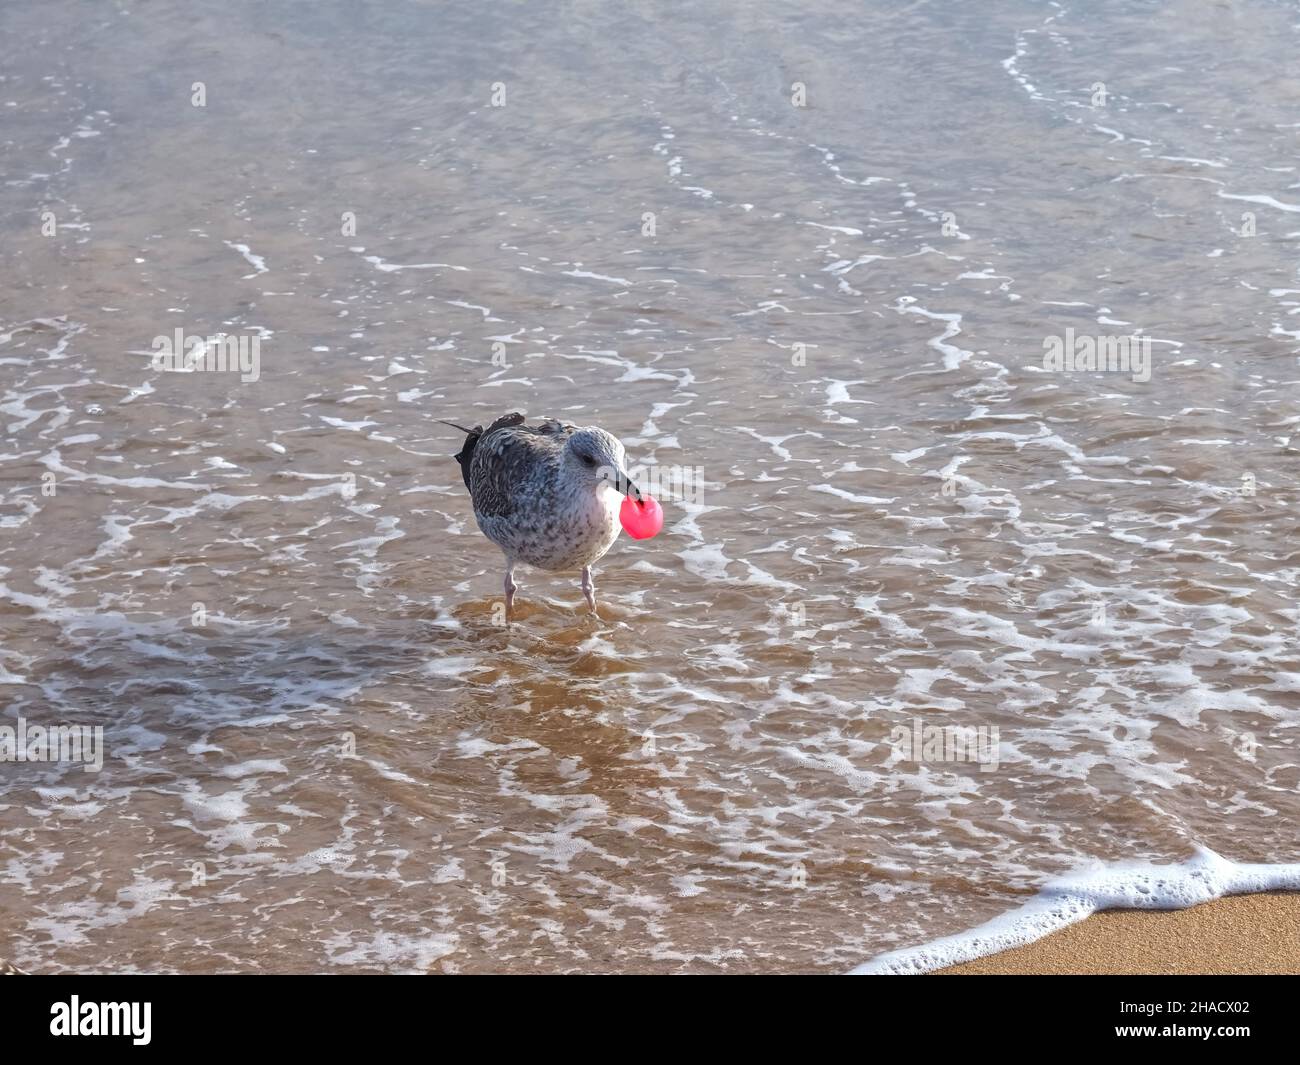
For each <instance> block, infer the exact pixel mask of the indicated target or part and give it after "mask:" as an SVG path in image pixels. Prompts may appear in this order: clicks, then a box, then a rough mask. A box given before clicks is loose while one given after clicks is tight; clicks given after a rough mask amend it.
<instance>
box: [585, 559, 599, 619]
mask: <svg viewBox="0 0 1300 1065" xmlns="http://www.w3.org/2000/svg"><path fill="white" fill-rule="evenodd" d="M582 594H583V595H585V596H586V597H587V605H588V606H589V607H591V612H592V613H593V614H594V613H595V612H596V582H595V581H593V580H592V579H591V567H590V566H583V567H582Z"/></svg>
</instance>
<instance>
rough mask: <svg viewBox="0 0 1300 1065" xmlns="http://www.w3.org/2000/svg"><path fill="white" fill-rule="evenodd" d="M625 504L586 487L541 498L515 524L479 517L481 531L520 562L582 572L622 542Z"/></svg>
mask: <svg viewBox="0 0 1300 1065" xmlns="http://www.w3.org/2000/svg"><path fill="white" fill-rule="evenodd" d="M621 501H622V497H621V496H620V495H619V494H618V493H617V492H616V491H614V490H613V489H612V488H610V487H609V486H608V485H600V486H599V487H598V488H597V489H596V490H595V491H592V489H591V488H589V487H585V486H583V487H579V488H577V489H575V490H573V491H559V492H556V493H555V494H553V495H551V497H550V498H549V499H546V500H544V501H543V500H540V499H539V500H538V501H537V502H538V505H537V506H536V507H533V508H529V514H528V517H527V519H526V520H520V519H521V518H522V517H523V515H521V514H519V513H516V514H514V515H512V520H510V521H493V520H492V519H487V518H484V517H483V516H480V518H479V527H480V528H481V529H482V530H483V532H484V533H485V534H487V536H488V538H489V539H491V540H493V541H495V542H496V543H497V544H499V545H500V547H501V548H502V549H503V550H504V551H505V552H506V554H508V555H511V556H513V557H514V558H516V559H518V560H519V561H520V562H525V563H527V564H528V565H530V566H536V567H537V568H538V569H547V570H573V569H581V568H582V567H583V566H589V565H591V563H593V562H595V561H596V560H597V559H598V558H600V557H601V556H602V555H604V554H605V552H606V551H608V550H609V547H610V545H611V544H612V543H613V542H614V541H615V539H617V537H618V511H619V506H620V505H621Z"/></svg>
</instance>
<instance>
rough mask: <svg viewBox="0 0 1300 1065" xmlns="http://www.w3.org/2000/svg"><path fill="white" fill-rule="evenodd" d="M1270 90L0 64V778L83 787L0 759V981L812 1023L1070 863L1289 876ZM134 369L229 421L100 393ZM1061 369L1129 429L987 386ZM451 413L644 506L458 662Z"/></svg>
mask: <svg viewBox="0 0 1300 1065" xmlns="http://www.w3.org/2000/svg"><path fill="white" fill-rule="evenodd" d="M1298 41H1300V10H1297V8H1296V6H1295V5H1294V4H1292V3H1271V2H1265V0H1242V2H1232V3H1223V4H1213V5H1209V4H1204V3H1191V2H1187V3H1182V2H1176V0H1175V2H1171V3H1141V2H1126V3H1087V4H1056V3H1028V2H1014V0H1013V2H1009V3H1003V4H997V5H984V4H978V5H977V4H958V3H946V2H945V3H940V2H933V3H926V2H921V3H914V4H910V5H907V6H903V7H900V6H897V5H890V4H882V3H875V2H869V3H862V4H852V5H845V4H832V3H825V2H822V0H814V2H812V3H804V4H784V3H774V2H771V0H763V2H738V3H735V4H729V5H714V4H708V5H698V4H685V3H648V2H643V0H634V2H632V3H629V4H623V5H598V4H553V5H551V4H527V5H524V4H510V3H502V2H487V3H482V2H479V3H468V2H465V3H459V2H452V3H447V2H438V3H414V2H404V0H399V2H393V3H386V4H377V3H376V4H357V3H351V2H347V3H345V2H342V0H324V2H320V3H312V4H306V5H304V4H263V3H253V2H251V0H234V2H229V0H223V2H220V3H217V2H215V0H211V2H210V0H200V2H193V3H185V4H182V3H178V2H175V0H159V2H156V3H149V4H145V3H113V4H104V3H90V2H80V3H78V2H60V3H54V4H44V5H6V6H5V8H4V10H3V11H0V157H2V158H3V175H0V232H2V234H3V242H2V250H0V260H2V261H3V265H4V277H5V281H6V283H5V284H4V285H3V287H0V422H2V423H3V426H4V447H3V449H2V450H0V724H9V725H14V724H16V723H17V720H18V719H19V718H21V719H23V720H24V721H26V722H27V723H29V724H38V723H39V724H51V723H58V724H72V725H87V726H99V727H102V728H103V730H104V743H105V745H106V748H107V757H106V759H105V761H104V766H103V769H102V771H100V772H98V773H88V772H86V771H85V770H84V769H83V767H81V766H79V765H72V764H32V763H14V762H9V763H3V764H0V918H2V920H0V926H2V927H3V928H4V932H3V933H0V957H4V958H6V959H7V960H9V961H11V962H13V963H15V964H18V965H20V966H21V967H22V968H25V969H29V970H32V971H36V972H69V971H76V972H83V971H101V970H125V971H165V972H171V971H176V972H201V971H210V970H218V971H229V972H248V971H402V972H407V971H417V972H420V971H432V972H488V971H507V972H597V971H599V972H606V971H609V972H714V971H726V972H753V971H758V972H788V971H798V972H837V971H845V970H847V969H849V968H852V967H853V966H855V965H858V964H860V963H862V962H864V961H866V960H867V959H870V958H872V957H873V956H875V955H878V954H880V953H882V952H884V951H890V950H894V949H898V948H902V947H908V946H912V945H916V944H920V943H924V942H927V941H929V940H932V939H935V938H938V937H940V936H944V935H949V934H952V933H955V932H959V931H961V930H962V929H966V928H969V927H972V926H975V925H978V924H980V923H982V922H984V921H986V920H988V919H990V918H992V917H994V916H996V915H997V914H999V913H1002V912H1004V911H1007V910H1009V909H1011V908H1014V907H1016V906H1018V905H1020V904H1021V903H1023V902H1024V901H1025V899H1026V898H1028V897H1029V896H1031V895H1032V894H1033V892H1034V891H1035V890H1036V889H1037V888H1038V887H1039V886H1040V885H1041V884H1043V883H1044V882H1046V881H1048V880H1050V879H1051V878H1053V877H1058V876H1060V875H1062V874H1064V873H1067V872H1069V871H1070V870H1075V869H1077V868H1079V867H1081V866H1087V865H1088V864H1089V863H1098V862H1102V863H1113V862H1120V861H1145V862H1173V861H1178V860H1182V859H1184V858H1186V857H1187V856H1188V855H1189V854H1191V853H1192V852H1193V849H1194V848H1195V847H1197V846H1204V847H1209V848H1212V849H1213V850H1214V851H1216V852H1218V853H1220V854H1222V855H1225V856H1227V857H1228V858H1231V859H1233V860H1236V861H1242V862H1256V863H1272V862H1285V861H1294V860H1295V859H1296V855H1297V850H1298V848H1297V839H1296V835H1297V833H1296V815H1297V812H1300V801H1298V800H1297V787H1298V786H1300V758H1298V757H1297V727H1298V726H1300V651H1298V650H1297V641H1298V640H1300V611H1298V610H1297V605H1296V595H1295V589H1296V579H1297V574H1298V572H1300V555H1298V554H1297V547H1296V527H1297V521H1296V513H1297V512H1296V501H1297V490H1298V488H1300V477H1298V473H1300V463H1298V460H1300V440H1297V438H1296V428H1297V425H1300V410H1297V404H1296V399H1297V394H1298V393H1297V379H1298V378H1300V363H1298V361H1297V352H1298V351H1300V322H1298V321H1297V318H1296V314H1297V312H1298V311H1300V276H1297V262H1298V261H1300V260H1297V256H1296V241H1297V239H1300V175H1298V173H1297V139H1298V137H1300V78H1297V76H1296V68H1295V63H1294V55H1295V50H1296V47H1297V43H1298ZM196 82H202V83H203V86H204V90H205V92H206V100H205V104H204V106H202V107H196V106H193V104H192V96H193V93H194V91H195V88H194V83H196ZM498 83H499V86H503V87H504V93H505V98H504V106H500V107H494V106H492V101H493V95H494V93H498V94H499V92H500V91H501V90H500V88H499V87H497V86H498ZM794 83H802V84H803V86H804V87H805V91H806V106H803V107H798V106H794V104H793V103H792V91H794V90H792V85H793V84H794ZM1099 85H1100V86H1101V92H1102V93H1103V97H1104V98H1102V97H1099V96H1098V88H1097V87H1098V86H1099ZM1098 101H1100V102H1098ZM44 212H50V213H52V215H53V218H54V222H55V225H56V227H57V228H56V231H55V233H54V235H52V236H49V235H45V234H43V232H42V225H43V222H44V220H45V218H44V214H43V213H44ZM647 213H650V214H652V215H653V216H654V218H653V222H654V232H653V235H648V234H647V233H646V226H647V220H646V218H645V215H646V214H647ZM349 214H350V215H351V216H353V217H354V219H355V226H354V227H353V226H351V225H349V223H348V221H347V215H349ZM1248 215H1249V218H1247V216H1248ZM1243 234H1245V235H1243ZM177 328H181V329H183V330H185V331H186V332H187V333H188V334H195V335H203V336H206V335H213V334H218V333H230V334H237V335H243V336H248V337H252V336H256V337H257V338H258V339H259V342H260V365H259V368H258V371H259V372H258V374H257V379H256V380H247V381H243V380H241V379H240V375H239V374H236V373H230V372H225V373H218V372H194V373H164V372H159V371H157V370H156V369H155V368H154V367H153V366H152V365H151V355H152V349H151V342H152V340H153V338H154V337H156V336H159V335H171V334H172V332H173V330H175V329H177ZM1067 329H1072V330H1073V331H1074V335H1078V336H1085V335H1086V336H1093V337H1127V336H1130V335H1134V334H1138V335H1141V336H1144V337H1146V338H1149V342H1150V352H1151V373H1150V379H1149V380H1145V381H1141V380H1133V375H1131V374H1122V373H1095V372H1094V373H1088V372H1074V373H1069V372H1049V371H1047V370H1045V369H1044V365H1043V352H1044V340H1045V338H1048V337H1052V336H1064V335H1065V332H1066V330H1067ZM497 344H499V345H500V347H497V348H494V345H497ZM502 353H504V360H503V359H502V358H501V357H498V358H497V360H496V362H494V361H493V358H494V354H496V355H498V356H501V354H502ZM502 361H504V363H505V364H504V365H501V363H502ZM516 409H517V410H524V411H527V412H528V413H529V414H530V415H531V416H534V417H539V418H540V417H547V416H551V417H558V418H562V419H565V420H568V421H573V422H577V423H579V424H595V425H601V426H603V427H605V428H607V429H609V430H610V431H612V432H614V433H616V434H617V435H618V436H620V437H621V439H622V440H623V442H624V444H625V445H626V446H627V449H628V451H629V455H630V457H631V459H632V461H633V462H634V463H637V464H644V465H656V466H659V467H678V466H680V467H689V468H690V469H692V470H695V469H697V468H698V470H699V471H700V475H701V477H702V480H703V484H702V487H700V490H699V492H698V494H697V495H696V497H695V498H694V500H693V501H692V500H672V499H665V500H664V503H665V511H666V516H667V523H666V527H665V530H664V532H663V533H662V534H661V535H660V536H659V537H657V538H655V539H652V540H647V541H642V542H634V541H632V540H630V539H628V538H627V537H621V538H620V540H619V541H618V542H617V543H616V544H615V546H614V548H613V549H612V550H611V552H610V553H609V555H608V556H607V557H606V558H605V559H604V561H603V562H602V563H601V564H600V566H599V567H598V571H597V584H598V588H599V594H600V596H601V599H602V609H601V617H600V618H599V619H593V618H590V617H588V616H586V615H585V614H584V613H583V611H582V609H580V607H581V606H582V595H581V592H580V590H579V588H578V581H577V577H576V575H574V576H571V577H570V576H554V575H549V574H542V573H535V572H529V571H524V572H522V573H521V574H520V583H521V590H520V596H519V603H520V609H519V612H518V615H517V617H516V618H515V620H514V623H513V624H511V625H509V626H502V625H499V624H497V623H496V622H497V620H498V614H497V613H496V611H495V607H496V604H497V602H498V601H499V598H500V580H501V565H500V554H499V552H498V551H497V550H496V548H495V547H493V546H492V545H491V544H490V543H489V542H488V541H486V540H485V539H484V538H483V537H482V536H481V535H480V534H479V533H478V531H477V529H476V528H475V525H474V519H473V515H472V512H471V510H470V507H469V501H468V499H467V497H466V494H465V491H464V488H463V486H462V484H461V482H460V475H459V470H458V468H457V466H456V464H455V462H454V461H452V459H451V457H450V456H451V455H452V453H454V451H455V450H457V448H458V446H459V439H458V437H457V435H456V434H455V433H454V432H453V431H451V430H449V429H447V428H446V427H444V426H441V425H439V424H438V423H437V421H436V419H438V418H450V419H451V420H453V421H457V420H459V421H463V422H466V423H472V422H475V421H478V422H486V421H487V420H490V419H491V418H493V417H495V416H497V415H498V414H501V413H504V412H506V411H509V410H516ZM51 487H52V490H51ZM196 619H197V621H196ZM199 622H201V623H199ZM914 723H919V724H920V725H921V726H931V727H954V726H956V727H969V728H978V729H986V730H991V729H996V730H997V745H996V751H997V764H996V767H994V766H993V765H992V764H991V763H990V764H986V765H980V764H975V763H970V762H952V761H924V760H922V761H913V760H908V759H906V758H904V757H902V756H901V753H900V749H899V746H898V744H897V743H896V742H893V741H892V738H893V737H895V736H896V735H897V734H898V733H897V732H896V731H895V730H898V729H904V730H911V729H912V728H913V726H914Z"/></svg>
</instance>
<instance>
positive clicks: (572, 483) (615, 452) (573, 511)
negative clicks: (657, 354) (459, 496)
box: [445, 413, 638, 609]
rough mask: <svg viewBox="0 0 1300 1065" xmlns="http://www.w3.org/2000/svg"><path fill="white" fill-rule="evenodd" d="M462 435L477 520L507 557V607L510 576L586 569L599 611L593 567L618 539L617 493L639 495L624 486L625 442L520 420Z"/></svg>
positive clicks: (586, 587) (597, 432)
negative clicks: (530, 569) (533, 570)
mask: <svg viewBox="0 0 1300 1065" xmlns="http://www.w3.org/2000/svg"><path fill="white" fill-rule="evenodd" d="M445 424H448V425H451V424H453V423H451V422H447V423H445ZM456 428H461V431H462V432H464V433H466V442H465V447H464V448H463V449H462V451H461V453H460V454H458V455H457V456H456V459H457V461H459V462H460V464H461V472H462V474H463V476H464V480H465V484H466V487H468V488H469V493H470V500H471V502H472V503H473V505H474V517H475V518H476V519H477V521H478V527H479V528H480V529H481V530H482V531H483V535H484V536H486V537H487V538H488V539H489V540H491V541H492V542H493V543H494V544H496V545H497V546H498V547H500V548H501V550H502V552H503V553H504V554H505V556H506V580H505V587H506V600H507V603H509V602H510V601H511V599H512V597H513V592H514V584H513V582H512V580H511V577H510V573H511V570H512V569H513V567H514V565H515V564H516V563H518V562H524V563H526V564H528V565H530V566H535V567H537V568H538V569H544V570H554V571H564V570H582V571H583V591H584V592H585V593H586V595H587V601H588V603H589V604H591V605H592V608H593V609H594V607H595V598H594V585H593V584H592V583H591V577H590V571H589V569H588V567H590V566H591V564H592V563H593V562H595V561H596V560H597V559H599V558H601V557H602V556H603V555H604V554H605V552H606V551H608V550H609V548H610V545H611V544H613V542H614V541H615V539H617V537H618V530H619V522H618V512H619V507H620V506H621V505H622V497H621V495H620V492H619V491H617V490H616V487H618V488H623V489H626V490H630V491H631V492H632V493H633V494H638V493H637V489H636V488H635V486H632V485H631V484H630V482H628V481H627V480H626V473H625V465H624V463H625V461H626V460H625V454H624V450H623V445H622V443H621V442H620V441H619V440H618V438H617V437H615V436H613V435H612V434H611V433H608V432H606V431H605V430H604V429H599V428H596V427H594V426H593V427H580V426H576V425H569V424H566V423H562V422H558V421H555V420H554V419H551V420H548V421H545V422H542V423H541V424H540V425H536V426H530V425H527V424H525V418H524V415H522V414H519V413H514V414H507V415H505V416H504V417H501V418H498V419H497V420H496V421H494V422H493V423H492V424H491V425H489V426H488V427H487V428H486V429H482V428H480V427H479V426H475V427H474V428H473V429H464V428H462V427H460V426H456Z"/></svg>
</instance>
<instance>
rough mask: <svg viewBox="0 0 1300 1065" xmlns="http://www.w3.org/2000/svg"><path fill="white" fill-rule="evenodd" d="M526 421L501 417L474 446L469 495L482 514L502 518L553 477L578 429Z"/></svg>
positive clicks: (555, 422)
mask: <svg viewBox="0 0 1300 1065" xmlns="http://www.w3.org/2000/svg"><path fill="white" fill-rule="evenodd" d="M523 421H524V418H523V415H522V414H507V415H506V416H505V417H504V418H498V419H497V420H496V421H494V422H493V423H492V424H491V425H489V426H488V427H487V428H486V429H485V430H484V431H483V435H482V436H480V437H479V438H478V441H477V442H476V443H475V445H474V455H473V460H472V465H471V468H470V476H469V494H470V499H471V500H472V501H473V503H474V509H475V510H476V511H478V513H479V514H482V515H484V516H486V517H501V516H505V515H507V514H509V513H510V512H511V511H512V510H514V507H515V504H516V502H517V501H518V500H519V499H520V497H521V495H523V494H524V493H526V492H527V491H528V489H529V486H530V484H533V483H537V481H544V480H545V479H546V478H547V477H549V476H552V475H553V474H554V472H555V468H556V467H557V466H558V465H559V463H560V454H561V452H563V450H564V444H565V441H567V440H568V439H569V436H570V435H571V434H572V433H573V432H575V431H576V428H577V427H576V426H573V425H564V424H561V423H560V422H557V421H555V420H553V419H552V420H550V421H546V422H543V423H542V424H541V425H538V426H531V425H524V424H523Z"/></svg>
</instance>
